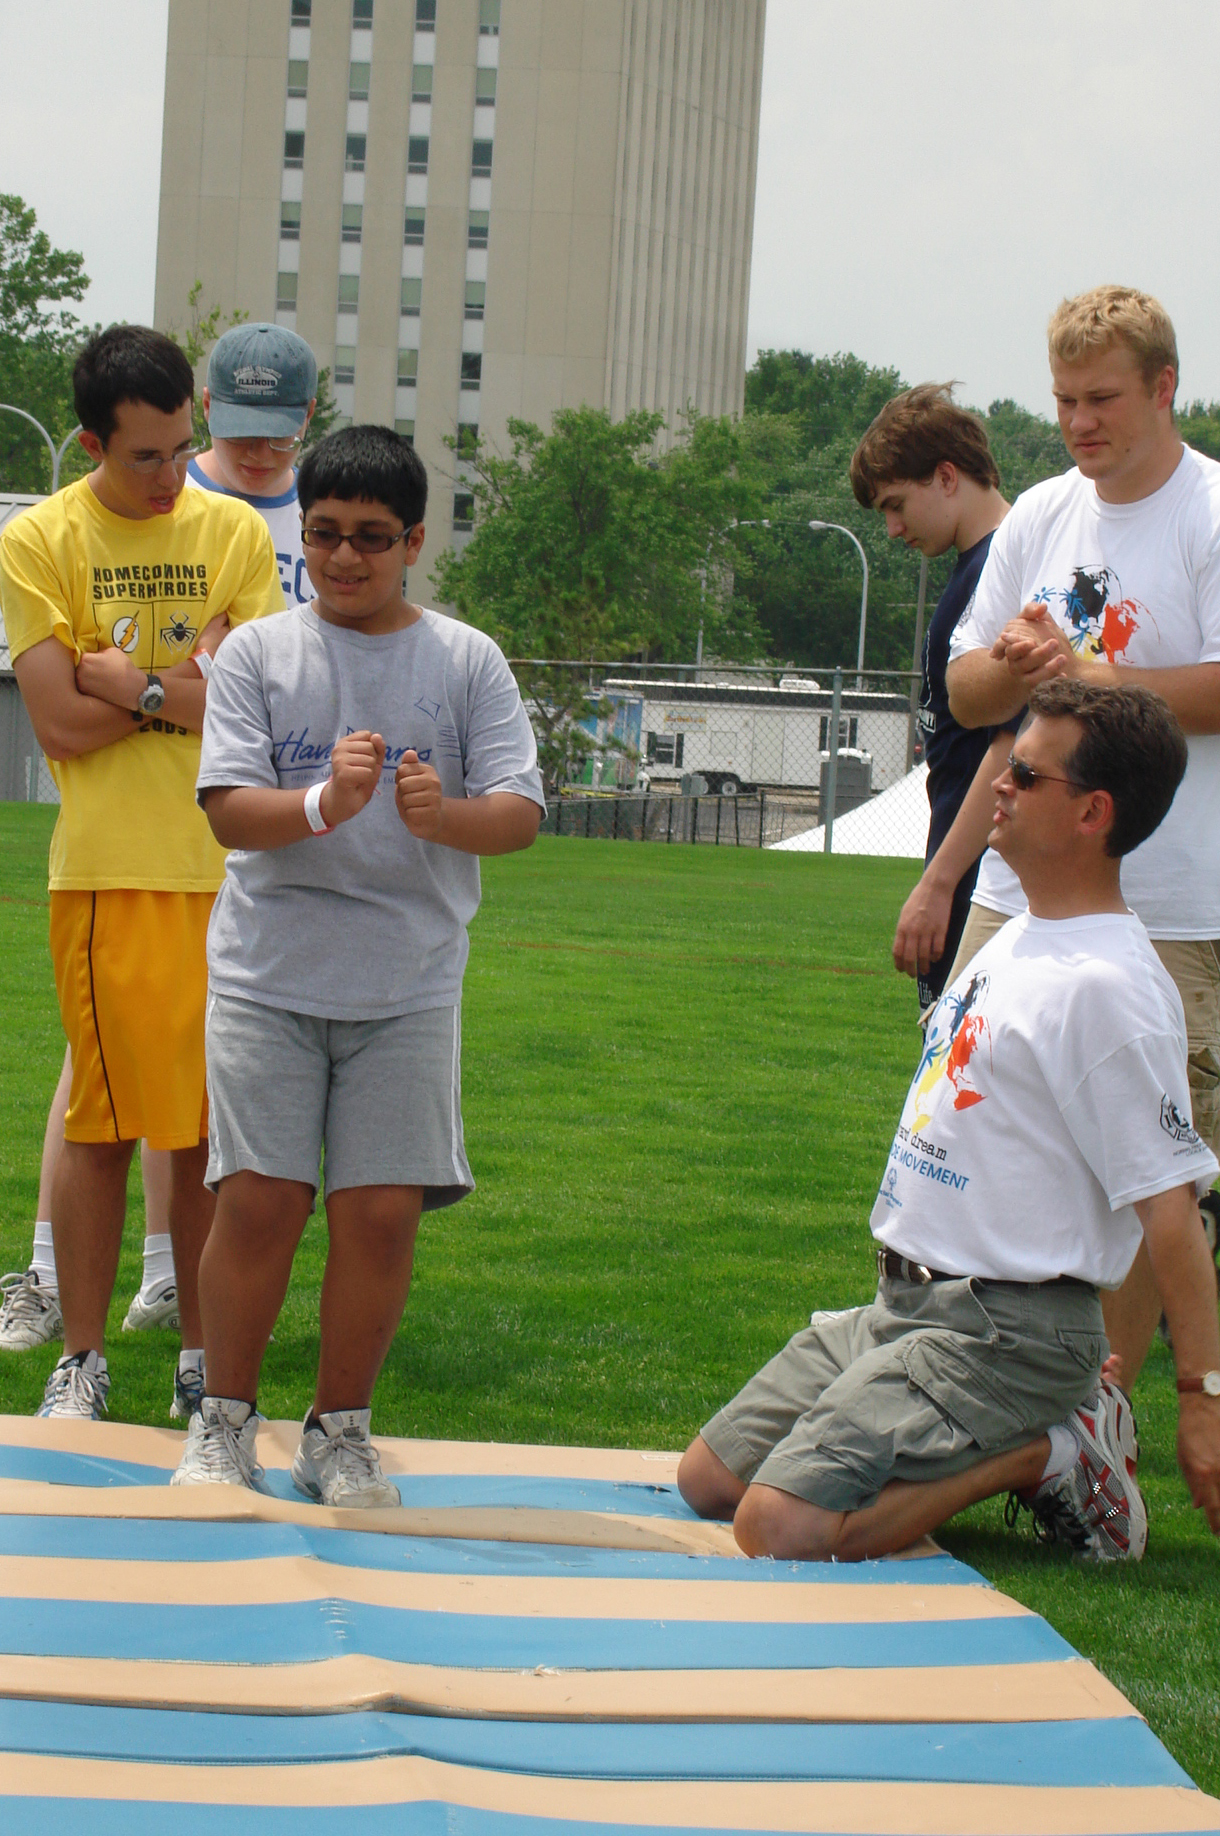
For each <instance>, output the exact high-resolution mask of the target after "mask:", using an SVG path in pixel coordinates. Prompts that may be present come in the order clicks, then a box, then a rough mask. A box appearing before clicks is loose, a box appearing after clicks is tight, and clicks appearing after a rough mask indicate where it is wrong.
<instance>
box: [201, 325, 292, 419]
mask: <svg viewBox="0 0 1220 1836" xmlns="http://www.w3.org/2000/svg"><path fill="white" fill-rule="evenodd" d="M317 393H318V365H317V360H316V359H315V357H314V354H313V352H312V351H311V350H310V348H309V346H308V345H307V344H306V342H305V340H304V338H299V337H298V336H297V334H296V332H292V331H288V330H287V328H286V327H285V326H283V325H267V324H262V323H260V324H256V325H234V326H232V327H231V328H230V329H229V330H228V331H227V332H225V334H224V336H223V337H222V338H220V339H218V340H217V343H216V346H215V349H214V350H213V352H212V355H211V356H210V357H209V358H208V397H209V407H208V432H209V433H210V434H211V435H212V437H213V439H216V440H250V439H258V438H259V436H260V435H261V436H262V438H264V439H269V440H282V439H286V438H287V437H288V435H289V434H294V433H297V432H298V431H299V430H300V427H301V425H302V423H303V422H304V419H305V415H306V412H307V410H308V408H309V404H310V402H312V401H313V399H314V397H315V396H316V395H317Z"/></svg>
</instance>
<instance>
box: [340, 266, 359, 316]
mask: <svg viewBox="0 0 1220 1836" xmlns="http://www.w3.org/2000/svg"><path fill="white" fill-rule="evenodd" d="M359 305H360V276H359V275H358V274H341V275H340V276H339V311H340V312H355V311H356V309H357V308H358V306H359Z"/></svg>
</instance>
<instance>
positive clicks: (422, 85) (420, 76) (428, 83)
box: [411, 64, 432, 102]
mask: <svg viewBox="0 0 1220 1836" xmlns="http://www.w3.org/2000/svg"><path fill="white" fill-rule="evenodd" d="M411 100H412V102H431V100H432V66H431V64H416V66H415V68H414V69H413V70H412V72H411Z"/></svg>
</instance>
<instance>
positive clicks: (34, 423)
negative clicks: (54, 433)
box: [0, 402, 80, 496]
mask: <svg viewBox="0 0 1220 1836" xmlns="http://www.w3.org/2000/svg"><path fill="white" fill-rule="evenodd" d="M0 409H2V410H3V411H4V412H5V413H6V414H19V415H20V416H21V418H22V420H23V421H28V422H29V423H30V426H31V427H36V428H37V429H38V431H39V433H40V434H41V435H42V437H43V439H44V440H45V441H46V443H47V451H48V452H49V453H50V455H51V494H52V496H54V494H55V492H56V491H58V489H59V468H60V466H61V465H62V464H63V459H64V454H65V453H66V452H67V450H68V448H69V447H70V446H71V444H72V442H73V440H75V438H76V436H77V434H78V433H79V432H80V425H79V423H78V424H77V426H75V427H74V428H73V429H72V432H71V433H70V434H69V435H68V437H67V439H66V440H65V441H64V443H63V445H62V446H61V447H59V448H57V447H56V445H55V442H54V440H53V439H52V438H51V436H50V434H49V433H48V432H47V430H46V428H45V427H44V426H43V424H42V422H41V421H39V420H36V419H35V418H34V416H33V415H32V414H27V413H26V410H25V409H24V408H16V407H14V405H13V403H12V402H0Z"/></svg>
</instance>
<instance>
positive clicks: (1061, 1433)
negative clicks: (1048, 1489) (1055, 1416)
mask: <svg viewBox="0 0 1220 1836" xmlns="http://www.w3.org/2000/svg"><path fill="white" fill-rule="evenodd" d="M1046 1432H1047V1436H1048V1438H1049V1440H1050V1444H1051V1457H1050V1459H1049V1460H1048V1461H1047V1463H1046V1466H1045V1468H1044V1469H1043V1473H1042V1477H1041V1479H1040V1480H1039V1481H1038V1483H1039V1485H1045V1484H1046V1482H1047V1480H1048V1479H1061V1478H1062V1477H1063V1475H1064V1473H1066V1472H1067V1470H1068V1468H1069V1467H1070V1466H1075V1464H1076V1461H1077V1459H1078V1457H1079V1455H1080V1441H1079V1440H1078V1438H1077V1435H1076V1431H1075V1429H1074V1428H1070V1427H1069V1426H1068V1424H1067V1423H1066V1422H1056V1423H1055V1426H1054V1427H1053V1428H1048V1429H1047V1431H1046Z"/></svg>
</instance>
